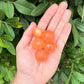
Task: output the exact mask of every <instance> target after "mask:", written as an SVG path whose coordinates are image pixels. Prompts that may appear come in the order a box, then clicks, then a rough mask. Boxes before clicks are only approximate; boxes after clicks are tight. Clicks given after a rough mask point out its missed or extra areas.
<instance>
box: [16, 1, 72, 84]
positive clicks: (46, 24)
mask: <svg viewBox="0 0 84 84" xmlns="http://www.w3.org/2000/svg"><path fill="white" fill-rule="evenodd" d="M70 16H71V11H70V10H69V9H67V3H66V2H62V3H60V5H59V6H58V5H57V4H52V5H51V6H50V7H49V8H48V10H47V11H46V12H45V14H44V15H43V17H42V18H41V19H40V21H39V23H38V27H39V28H41V29H42V30H43V31H44V30H45V29H46V28H47V29H48V30H51V31H53V32H54V33H55V39H54V42H55V43H56V49H55V51H54V52H52V53H50V54H49V56H48V59H47V60H46V61H44V62H38V61H37V60H36V59H35V50H34V49H33V48H32V46H31V42H32V39H33V35H32V31H33V29H34V28H36V23H35V22H32V23H31V24H30V26H29V27H28V29H27V30H26V31H25V32H24V34H23V37H22V39H21V40H20V42H19V43H18V45H17V48H16V52H17V55H16V56H17V71H19V72H21V73H24V74H25V75H28V76H30V77H31V78H33V80H34V81H35V84H45V83H46V82H47V81H48V80H49V79H50V78H51V77H52V76H53V74H54V73H55V71H56V69H57V67H58V64H59V61H60V57H61V53H62V50H63V47H64V45H65V43H66V41H67V39H68V36H69V34H70V31H71V24H70V23H68V21H69V19H70Z"/></svg>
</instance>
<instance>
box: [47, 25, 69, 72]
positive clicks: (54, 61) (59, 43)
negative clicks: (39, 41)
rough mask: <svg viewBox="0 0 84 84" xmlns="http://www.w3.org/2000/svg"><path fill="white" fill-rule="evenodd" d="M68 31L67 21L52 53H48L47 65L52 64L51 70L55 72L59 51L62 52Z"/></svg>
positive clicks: (59, 56)
mask: <svg viewBox="0 0 84 84" xmlns="http://www.w3.org/2000/svg"><path fill="white" fill-rule="evenodd" d="M70 31H71V24H70V23H67V24H66V25H65V28H64V29H63V31H62V33H61V35H60V37H59V39H58V41H57V43H56V49H55V51H54V52H53V53H50V56H49V57H48V60H47V63H48V64H47V65H48V66H52V68H53V69H52V72H55V70H56V68H57V66H58V64H59V62H60V58H61V53H62V50H63V47H64V45H65V43H66V41H67V39H68V36H69V34H70Z"/></svg>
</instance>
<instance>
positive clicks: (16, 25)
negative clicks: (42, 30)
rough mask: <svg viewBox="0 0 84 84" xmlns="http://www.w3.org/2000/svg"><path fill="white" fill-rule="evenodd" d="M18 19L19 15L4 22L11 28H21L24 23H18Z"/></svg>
mask: <svg viewBox="0 0 84 84" xmlns="http://www.w3.org/2000/svg"><path fill="white" fill-rule="evenodd" d="M19 20H20V18H19V17H13V18H10V19H7V20H6V22H7V24H9V25H10V26H12V27H13V28H21V27H23V26H24V25H23V24H22V23H20V22H19Z"/></svg>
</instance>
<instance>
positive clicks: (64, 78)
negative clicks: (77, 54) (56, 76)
mask: <svg viewBox="0 0 84 84" xmlns="http://www.w3.org/2000/svg"><path fill="white" fill-rule="evenodd" d="M60 78H61V80H62V81H63V82H65V81H66V80H67V76H66V74H65V73H64V72H61V76H60Z"/></svg>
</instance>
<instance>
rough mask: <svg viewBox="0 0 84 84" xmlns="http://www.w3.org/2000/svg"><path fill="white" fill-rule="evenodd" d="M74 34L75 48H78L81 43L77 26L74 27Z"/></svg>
mask: <svg viewBox="0 0 84 84" xmlns="http://www.w3.org/2000/svg"><path fill="white" fill-rule="evenodd" d="M72 33H73V38H74V46H77V45H78V43H79V33H78V31H77V29H76V28H75V25H73V26H72Z"/></svg>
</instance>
